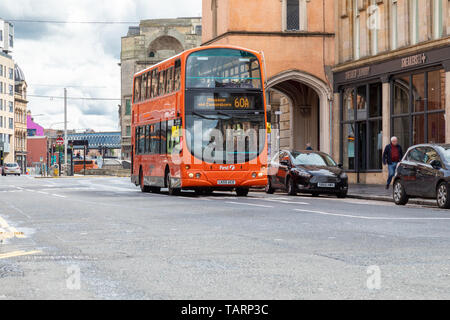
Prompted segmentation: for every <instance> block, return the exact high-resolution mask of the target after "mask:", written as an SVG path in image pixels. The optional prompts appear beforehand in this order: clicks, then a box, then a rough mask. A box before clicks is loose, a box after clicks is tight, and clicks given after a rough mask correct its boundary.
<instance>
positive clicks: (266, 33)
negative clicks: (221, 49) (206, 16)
mask: <svg viewBox="0 0 450 320" xmlns="http://www.w3.org/2000/svg"><path fill="white" fill-rule="evenodd" d="M228 36H248V37H255V36H256V37H258V36H259V37H294V38H304V37H325V38H332V37H334V36H335V34H334V33H332V32H308V31H284V32H283V31H227V32H225V33H222V34H221V35H218V36H217V37H214V38H212V39H210V40H208V41H206V42H204V43H202V46H206V45H209V44H211V43H214V42H216V41H218V40H220V39H223V38H226V37H228Z"/></svg>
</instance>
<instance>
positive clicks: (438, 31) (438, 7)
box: [433, 0, 444, 39]
mask: <svg viewBox="0 0 450 320" xmlns="http://www.w3.org/2000/svg"><path fill="white" fill-rule="evenodd" d="M442 9H443V8H442V0H433V38H434V39H439V38H440V37H442V33H443V29H444V26H443V10H442Z"/></svg>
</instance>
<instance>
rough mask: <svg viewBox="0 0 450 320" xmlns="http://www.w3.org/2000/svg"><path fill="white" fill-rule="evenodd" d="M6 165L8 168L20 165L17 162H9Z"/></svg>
mask: <svg viewBox="0 0 450 320" xmlns="http://www.w3.org/2000/svg"><path fill="white" fill-rule="evenodd" d="M6 166H7V167H8V168H15V167H18V166H19V165H18V164H17V163H7V164H6Z"/></svg>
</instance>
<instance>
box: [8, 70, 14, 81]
mask: <svg viewBox="0 0 450 320" xmlns="http://www.w3.org/2000/svg"><path fill="white" fill-rule="evenodd" d="M9 79H10V80H14V70H13V69H12V68H9Z"/></svg>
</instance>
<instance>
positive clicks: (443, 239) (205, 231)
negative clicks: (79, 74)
mask: <svg viewBox="0 0 450 320" xmlns="http://www.w3.org/2000/svg"><path fill="white" fill-rule="evenodd" d="M0 238H3V240H2V243H1V244H0V299H401V298H410V299H449V298H450V211H446V210H440V209H438V208H435V207H422V206H417V205H409V206H406V207H398V206H395V205H394V204H391V203H386V202H375V201H365V200H356V199H337V198H333V197H320V198H312V197H309V196H297V197H289V196H287V195H285V194H282V193H277V194H274V195H270V196H269V195H266V194H265V193H261V192H254V193H250V195H249V197H247V198H237V197H235V195H234V194H233V193H226V192H225V193H216V194H214V195H213V196H202V197H197V196H195V195H194V194H193V193H188V192H186V193H183V195H182V196H179V197H170V196H168V195H166V194H165V193H164V192H163V193H162V194H143V193H141V192H140V191H139V189H138V188H136V187H135V186H134V185H132V184H131V183H130V182H129V179H127V178H72V179H35V178H31V177H0ZM0 241H1V240H0Z"/></svg>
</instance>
